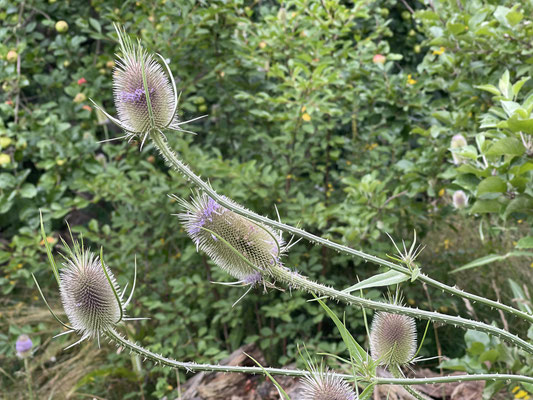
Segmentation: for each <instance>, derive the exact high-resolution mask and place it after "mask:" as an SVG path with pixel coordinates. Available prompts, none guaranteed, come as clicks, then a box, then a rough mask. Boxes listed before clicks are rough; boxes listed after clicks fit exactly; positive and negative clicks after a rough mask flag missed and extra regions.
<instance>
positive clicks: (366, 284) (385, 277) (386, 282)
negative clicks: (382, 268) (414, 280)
mask: <svg viewBox="0 0 533 400" xmlns="http://www.w3.org/2000/svg"><path fill="white" fill-rule="evenodd" d="M409 278H410V276H409V275H406V274H404V273H403V272H398V271H392V270H391V271H387V272H384V273H382V274H377V275H374V276H372V277H370V278H368V279H365V280H364V281H361V282H359V283H356V284H355V285H353V286H350V287H349V288H347V289H344V290H343V292H346V293H351V292H353V291H356V290H362V289H368V288H371V287H380V286H390V285H395V284H397V283H400V282H404V281H406V280H408V279H409Z"/></svg>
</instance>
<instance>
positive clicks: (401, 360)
mask: <svg viewBox="0 0 533 400" xmlns="http://www.w3.org/2000/svg"><path fill="white" fill-rule="evenodd" d="M370 352H371V353H372V358H373V359H374V360H376V361H379V363H380V365H404V364H408V363H410V362H411V361H412V360H413V357H414V356H415V353H416V324H415V320H414V319H413V318H411V317H408V316H406V315H400V314H390V313H387V312H377V313H376V315H375V316H374V320H373V322H372V329H371V330H370Z"/></svg>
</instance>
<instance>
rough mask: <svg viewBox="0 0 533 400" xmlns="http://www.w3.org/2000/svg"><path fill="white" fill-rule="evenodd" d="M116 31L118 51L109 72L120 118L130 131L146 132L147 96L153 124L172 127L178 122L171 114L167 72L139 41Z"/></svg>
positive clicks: (171, 92) (172, 96)
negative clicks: (134, 40)
mask: <svg viewBox="0 0 533 400" xmlns="http://www.w3.org/2000/svg"><path fill="white" fill-rule="evenodd" d="M117 32H118V34H119V39H120V44H121V49H122V54H121V55H120V56H118V60H117V62H116V67H115V70H114V74H113V94H114V99H115V106H116V108H117V113H118V118H119V120H120V122H121V123H122V125H123V126H124V127H125V128H126V130H127V131H128V132H129V133H131V134H143V133H145V132H148V131H149V130H150V129H151V128H152V126H151V121H150V110H149V105H148V99H149V101H150V105H151V108H152V115H153V119H154V126H155V128H158V129H163V128H166V127H168V126H170V127H171V128H172V124H177V123H178V122H177V117H176V116H175V115H174V111H175V105H176V99H175V94H174V90H173V87H172V85H171V82H170V80H169V77H168V75H167V74H165V71H164V70H163V67H162V66H161V63H159V62H158V61H157V60H156V59H154V56H153V55H152V54H150V53H148V52H146V51H145V50H144V49H143V48H142V46H141V45H140V43H137V44H134V43H133V42H132V41H131V39H130V38H129V37H127V35H126V34H125V33H124V32H121V31H120V30H119V29H117ZM143 68H144V73H145V76H146V86H147V88H145V85H144V80H143Z"/></svg>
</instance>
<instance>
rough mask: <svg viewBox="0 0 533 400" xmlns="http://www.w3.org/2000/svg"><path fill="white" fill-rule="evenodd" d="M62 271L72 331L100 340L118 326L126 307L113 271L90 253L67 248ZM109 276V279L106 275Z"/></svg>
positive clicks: (66, 307) (64, 302) (65, 302)
mask: <svg viewBox="0 0 533 400" xmlns="http://www.w3.org/2000/svg"><path fill="white" fill-rule="evenodd" d="M67 253H68V255H67V256H65V262H64V263H63V268H62V269H61V270H60V282H61V284H60V286H59V290H60V294H61V302H62V303H63V308H64V309H65V313H66V314H67V318H68V320H69V321H70V324H71V325H72V328H73V329H74V330H75V331H76V332H78V333H79V334H80V335H81V336H82V337H88V338H93V337H99V336H100V335H101V334H102V333H104V332H105V331H106V330H108V329H109V328H111V327H113V326H114V325H115V324H116V323H118V322H119V321H120V320H121V318H122V314H123V308H124V304H123V303H122V300H121V299H120V298H117V296H116V293H118V290H119V288H118V284H117V282H116V280H115V277H114V276H113V273H112V272H111V270H110V269H109V268H108V267H107V266H106V265H103V264H102V261H101V259H100V258H99V257H98V256H96V255H95V254H93V253H91V252H90V251H86V250H84V249H80V248H79V247H78V246H76V245H75V249H74V250H71V249H70V248H68V247H67ZM106 275H107V276H106Z"/></svg>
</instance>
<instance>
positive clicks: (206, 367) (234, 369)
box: [105, 329, 533, 386]
mask: <svg viewBox="0 0 533 400" xmlns="http://www.w3.org/2000/svg"><path fill="white" fill-rule="evenodd" d="M105 335H106V336H107V337H108V338H109V339H110V340H111V341H113V342H114V343H115V344H117V345H119V346H123V347H125V348H127V349H129V350H130V351H132V352H134V353H136V354H138V355H140V356H142V357H144V358H145V359H149V360H151V361H153V362H155V363H158V364H161V365H164V366H166V367H170V368H175V369H183V370H186V371H187V372H198V371H204V372H231V373H248V374H260V375H265V374H266V372H268V373H269V374H271V375H284V376H295V377H303V376H308V375H311V373H310V372H309V371H304V370H298V369H296V370H295V369H282V368H261V367H238V366H229V365H215V364H197V363H194V362H181V361H176V360H173V359H171V358H167V357H163V356H162V355H160V354H156V353H153V352H151V351H150V350H148V349H145V348H144V347H142V346H139V345H138V344H136V343H133V342H131V341H129V340H128V339H126V338H125V337H124V336H122V335H121V334H119V333H118V332H117V331H115V330H113V329H110V330H108V331H106V332H105ZM334 375H335V376H338V377H340V378H343V379H353V375H349V374H339V373H334ZM357 380H358V381H362V382H368V383H374V384H376V385H401V386H408V385H423V384H433V383H447V382H468V381H479V380H482V381H501V380H504V381H513V382H526V383H532V384H533V377H527V376H524V375H510V374H477V375H474V374H472V375H450V376H436V377H431V378H378V377H365V376H361V377H357Z"/></svg>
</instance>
